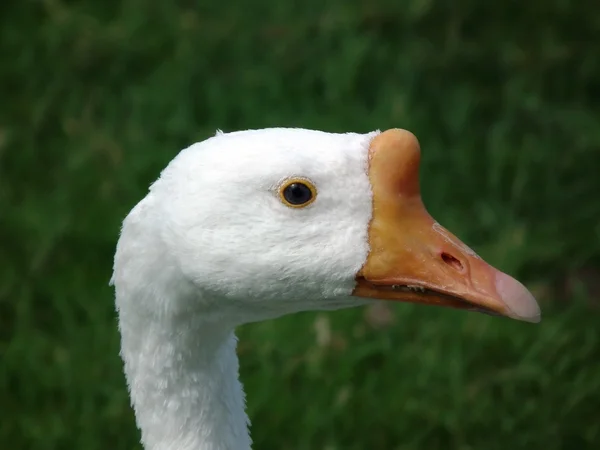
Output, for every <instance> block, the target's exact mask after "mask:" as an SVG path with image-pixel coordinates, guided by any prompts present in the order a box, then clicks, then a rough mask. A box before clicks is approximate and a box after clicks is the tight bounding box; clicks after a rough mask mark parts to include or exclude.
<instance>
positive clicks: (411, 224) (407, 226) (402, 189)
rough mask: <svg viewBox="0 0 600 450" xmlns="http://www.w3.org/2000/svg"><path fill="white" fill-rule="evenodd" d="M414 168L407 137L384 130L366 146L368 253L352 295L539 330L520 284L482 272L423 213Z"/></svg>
mask: <svg viewBox="0 0 600 450" xmlns="http://www.w3.org/2000/svg"><path fill="white" fill-rule="evenodd" d="M419 160H420V149H419V143H418V141H417V139H416V137H415V136H414V135H413V134H412V133H410V132H408V131H405V130H397V129H392V130H388V131H386V132H384V133H381V134H380V135H378V136H376V137H375V138H374V139H373V141H372V142H371V147H370V149H369V179H370V181H371V187H372V190H373V217H372V220H371V223H370V225H369V246H370V253H369V255H368V257H367V261H366V263H365V265H364V266H363V267H362V269H361V270H360V271H359V273H358V274H357V277H356V283H357V284H356V287H355V289H354V292H353V295H355V296H358V297H368V298H374V299H381V300H397V301H405V302H413V303H425V304H431V305H440V306H448V307H452V308H459V309H466V310H473V311H479V312H484V313H487V314H492V315H501V316H507V317H511V318H513V319H518V320H524V321H528V322H539V321H540V309H539V306H538V304H537V302H536V301H535V299H534V298H533V296H532V295H531V293H530V292H529V291H528V290H527V289H526V288H525V287H524V286H523V285H522V284H521V283H519V282H518V281H517V280H515V279H514V278H512V277H510V276H509V275H506V274H505V273H502V272H500V271H499V270H497V269H495V268H494V267H492V266H490V265H489V264H487V263H486V262H485V261H483V260H482V259H481V258H480V257H479V256H477V255H476V254H475V253H474V252H473V251H472V250H471V249H470V248H469V247H467V246H466V245H465V244H463V243H462V242H461V241H460V240H459V239H458V238H457V237H455V236H454V235H452V234H451V233H450V232H449V231H447V230H446V229H445V228H443V227H442V226H441V225H439V224H438V223H437V222H436V221H435V220H434V219H433V218H432V217H431V216H430V215H429V214H428V213H427V211H426V210H425V207H424V205H423V202H422V200H421V194H420V189H419Z"/></svg>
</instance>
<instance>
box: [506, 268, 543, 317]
mask: <svg viewBox="0 0 600 450" xmlns="http://www.w3.org/2000/svg"><path fill="white" fill-rule="evenodd" d="M496 290H497V291H498V294H499V295H500V298H501V299H502V301H503V303H504V304H505V305H506V307H507V309H508V310H509V314H508V316H509V317H512V318H513V319H517V320H522V321H524V322H531V323H539V322H540V321H541V320H542V314H541V311H540V307H539V305H538V303H537V301H536V300H535V298H534V297H533V295H532V294H531V292H529V291H528V290H527V288H526V287H525V286H523V285H522V284H521V283H520V282H519V281H517V280H515V279H514V278H513V277H511V276H509V275H506V274H505V273H502V272H499V273H498V274H496Z"/></svg>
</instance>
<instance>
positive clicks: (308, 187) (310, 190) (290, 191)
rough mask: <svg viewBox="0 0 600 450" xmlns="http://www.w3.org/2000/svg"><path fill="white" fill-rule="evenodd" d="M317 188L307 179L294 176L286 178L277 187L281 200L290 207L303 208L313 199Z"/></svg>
mask: <svg viewBox="0 0 600 450" xmlns="http://www.w3.org/2000/svg"><path fill="white" fill-rule="evenodd" d="M316 196H317V189H316V188H315V186H314V185H313V184H312V183H311V182H310V181H308V180H306V179H302V178H294V179H291V180H286V182H285V183H284V184H283V185H282V186H281V188H280V189H279V197H280V199H281V201H282V202H283V203H284V204H285V205H287V206H289V207H291V208H303V207H305V206H308V205H310V204H311V203H312V202H314V201H315V198H316Z"/></svg>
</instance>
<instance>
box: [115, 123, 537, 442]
mask: <svg viewBox="0 0 600 450" xmlns="http://www.w3.org/2000/svg"><path fill="white" fill-rule="evenodd" d="M419 158H420V150H419V145H418V142H417V140H416V138H415V137H414V136H413V135H412V134H411V133H409V132H407V131H403V130H389V131H386V132H383V133H380V132H378V131H377V132H373V133H369V134H354V133H347V134H331V133H324V132H319V131H310V130H302V129H266V130H255V131H241V132H235V133H227V134H223V133H218V134H217V135H216V136H214V137H212V138H210V139H208V140H206V141H204V142H201V143H198V144H195V145H192V146H191V147H189V148H187V149H186V150H184V151H182V152H181V153H180V154H179V155H178V156H177V157H176V158H175V159H174V160H173V161H172V162H171V163H170V164H169V166H168V167H167V168H166V169H165V170H164V171H163V173H162V174H161V177H160V178H159V180H157V181H156V182H155V183H154V184H153V186H152V188H151V189H150V192H149V194H148V195H147V196H146V198H145V199H144V200H142V201H141V202H140V203H139V204H138V205H137V206H136V207H135V208H134V209H133V211H132V212H131V213H130V215H129V216H128V217H127V219H126V220H125V222H124V225H123V230H122V234H121V238H120V240H119V244H118V247H117V253H116V257H115V267H114V275H113V281H114V284H115V288H116V302H117V308H118V310H119V320H120V329H121V333H122V347H123V350H122V355H123V358H124V360H125V363H126V364H125V366H126V373H127V377H128V381H129V385H130V388H131V391H132V392H131V393H132V398H133V403H134V406H135V408H136V414H137V418H138V423H139V425H140V426H141V428H142V436H143V438H142V439H143V441H144V442H145V445H146V446H147V448H153V449H159V448H190V449H192V448H194V449H196V448H206V449H209V448H246V444H247V446H249V439H245V438H243V439H242V438H240V439H241V440H236V441H235V442H234V441H233V440H232V441H231V442H230V441H228V440H227V439H229V438H227V437H225V436H230V435H231V436H233V435H243V432H242V431H240V429H239V428H240V427H242V428H243V427H245V423H246V419H245V418H243V419H239V420H238V419H235V418H234V419H232V418H231V417H230V416H229V415H228V414H227V411H231V410H232V409H235V408H234V407H231V403H235V404H237V403H239V407H240V408H241V409H242V412H241V413H240V415H241V417H245V416H243V400H239V399H240V398H243V397H240V396H241V389H240V390H239V392H238V393H237V394H236V395H238V397H237V398H238V400H231V401H228V402H226V403H228V404H227V405H226V406H227V407H226V408H225V409H224V411H223V413H222V414H221V415H219V413H218V409H219V407H218V405H219V403H218V397H219V396H218V395H217V400H214V399H213V400H214V401H216V403H211V401H210V399H211V398H212V397H211V393H210V392H207V391H206V389H208V388H206V386H208V385H210V386H213V387H211V388H210V389H212V390H214V389H216V388H214V386H216V385H218V383H217V384H214V383H216V381H214V380H213V381H210V382H208V381H206V380H209V378H210V377H211V375H209V373H210V370H209V369H208V367H209V366H211V365H212V366H215V365H218V366H219V368H218V370H217V372H218V373H216V374H214V376H222V374H223V371H224V369H223V368H222V367H221V366H222V364H221V363H219V358H225V356H215V355H220V353H219V352H220V351H221V350H219V348H221V347H220V346H221V344H218V345H217V344H215V345H213V347H214V349H216V350H214V352H213V353H214V355H212V356H210V355H208V353H210V352H205V353H206V355H205V354H204V353H203V350H202V349H203V346H205V347H206V346H209V347H210V345H209V341H210V340H211V339H212V338H209V337H208V336H209V335H216V336H220V332H219V330H224V331H223V334H222V335H223V336H226V335H227V333H228V332H229V331H230V330H233V328H234V327H235V326H236V325H238V324H241V323H244V322H251V321H256V320H263V319H267V318H272V317H276V316H279V315H282V314H287V313H291V312H295V311H300V310H310V309H335V308H341V307H350V306H356V305H359V304H362V303H365V302H369V301H372V299H383V300H397V301H409V302H419V303H427V304H437V305H442V306H450V307H454V308H461V309H468V310H478V311H482V312H486V313H490V314H496V315H504V316H508V317H511V318H515V319H519V320H525V321H530V322H537V321H539V319H540V310H539V307H538V305H537V303H536V301H535V300H534V298H533V297H532V296H531V294H530V293H529V292H528V291H527V290H526V289H525V287H523V285H522V284H520V283H519V282H518V281H516V280H514V279H513V278H511V277H510V276H508V275H506V274H503V273H502V272H500V271H498V270H496V269H494V268H493V267H491V266H490V265H488V264H487V263H485V262H484V261H483V260H482V259H481V258H479V257H478V256H477V255H475V253H474V252H473V251H472V250H470V249H469V248H468V247H467V246H466V245H464V244H463V243H461V242H460V241H459V240H458V239H457V238H456V237H455V236H453V235H452V234H450V233H449V232H448V231H446V230H445V229H444V228H442V227H441V226H440V225H439V224H437V223H436V222H435V221H434V220H433V219H432V218H431V216H429V214H428V213H427V212H426V210H425V208H424V206H423V204H422V202H421V197H420V193H419V179H418V172H419ZM209 329H210V330H211V331H210V332H208V331H207V332H204V331H203V330H209ZM197 335H201V337H198V338H196V336H197ZM219 339H221V338H215V342H221V341H220V340H219ZM222 340H223V342H225V341H227V338H226V337H225V338H223V339H222ZM163 347H165V349H164V351H162V352H161V349H163ZM166 347H168V348H166ZM228 348H229V347H228ZM232 348H234V347H232ZM230 350H231V349H230ZM228 354H229V357H230V358H235V351H233V353H231V352H229V353H228ZM173 355H175V356H173ZM202 355H204V356H202ZM207 355H208V356H207ZM194 358H196V359H194ZM202 358H205V359H206V361H212V362H211V363H208V362H207V363H206V364H205V365H202V364H201V365H200V366H201V367H200V366H198V364H196V363H192V362H190V361H196V360H198V359H199V360H202ZM211 358H212V359H211ZM186 361H187V362H186ZM219 364H221V365H219ZM231 370H233V371H235V374H234V375H235V376H236V377H237V365H236V364H233V365H232V369H231ZM192 372H194V376H193V377H189V379H186V378H185V377H186V374H189V373H192ZM197 372H199V373H205V372H206V373H205V375H206V379H205V381H206V383H204V384H203V383H202V382H201V381H198V380H202V379H203V378H202V377H201V376H200V375H198V373H197ZM236 379H237V378H236ZM186 380H187V381H186ZM211 383H212V384H211ZM235 385H236V384H235V382H233V381H232V382H231V383H230V384H228V385H224V386H223V387H222V388H220V389H222V390H224V391H228V390H231V391H235V390H236V388H235ZM169 386H171V388H169ZM177 386H180V387H181V392H179V393H177V392H176V391H177V389H175V388H176V387H177ZM203 389H204V390H203ZM217 390H218V389H217ZM200 391H202V394H197V395H196V394H194V395H195V396H196V397H197V398H196V397H194V395H192V397H193V398H195V400H189V395H190V392H193V393H197V392H200ZM184 392H186V393H187V394H186V395H188V397H185V396H184V394H183V393H184ZM215 395H216V394H215ZM220 395H223V394H220ZM173 399H175V400H173ZM186 399H187V400H186ZM174 401H176V403H177V405H179V406H180V407H178V408H174V409H173V408H167V406H165V405H171V404H172V403H173V402H174ZM236 402H237V403H236ZM187 403H190V404H191V405H192V406H190V407H189V408H188V409H186V408H183V409H182V407H181V405H187ZM207 405H208V406H207ZM209 407H210V408H209ZM203 408H209V409H210V412H207V411H208V410H207V411H204V410H203ZM150 409H152V411H149V410H150ZM182 411H183V412H182ZM203 411H204V412H203ZM215 414H216V416H215V417H214V420H213V421H212V422H211V421H210V420H209V419H207V418H209V417H211V415H215ZM194 415H195V416H194ZM175 416H178V417H179V419H178V422H176V421H173V422H169V421H170V420H171V419H170V418H172V417H175ZM196 416H198V417H202V418H203V419H202V420H204V422H202V423H200V422H198V423H196V424H195V425H194V426H196V428H198V429H200V430H202V429H208V431H206V433H205V434H204V435H202V433H200V432H199V431H196V432H194V433H192V434H191V435H189V436H187V435H186V436H184V437H181V436H180V434H181V433H180V432H176V431H173V430H181V429H182V425H181V424H182V423H185V424H188V426H189V427H192V425H190V423H191V422H190V421H192V422H193V420H192V419H191V418H190V417H196ZM217 416H218V417H217ZM198 420H200V419H198ZM209 422H210V423H209ZM169 423H171V425H168V424H169ZM223 423H227V424H228V425H223ZM236 424H237V425H236ZM169 427H170V428H169ZM218 427H223V430H222V431H221V434H222V436H223V437H222V439H221V441H218V435H219V432H218V431H215V428H218ZM236 427H237V431H235V430H234V429H236ZM232 430H234V431H232ZM178 433H179V434H178ZM199 433H200V434H199ZM232 433H233V434H232ZM236 433H237V434H236ZM202 436H204V437H202ZM206 436H212V437H206ZM215 436H217V438H215ZM213 438H215V439H216V440H214V441H211V439H213ZM231 439H233V438H231ZM165 442H166V443H165ZM185 443H187V444H185ZM175 444H177V445H179V447H177V445H175ZM188 444H189V445H188ZM171 445H175V446H174V447H170V446H171ZM228 445H230V446H228Z"/></svg>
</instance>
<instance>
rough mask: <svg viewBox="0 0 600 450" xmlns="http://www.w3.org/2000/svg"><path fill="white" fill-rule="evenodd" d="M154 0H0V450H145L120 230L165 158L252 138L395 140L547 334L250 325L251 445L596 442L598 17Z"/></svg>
mask: <svg viewBox="0 0 600 450" xmlns="http://www.w3.org/2000/svg"><path fill="white" fill-rule="evenodd" d="M151 3H152V2H150V1H141V0H122V1H117V0H104V1H100V0H98V1H93V0H79V1H66V0H36V1H33V0H21V1H20V2H18V1H8V0H6V1H4V2H2V3H0V38H1V39H0V239H1V241H0V364H1V365H0V448H1V449H2V450H4V449H36V450H37V449H40V450H42V449H57V450H59V449H60V450H63V449H65V450H66V449H69V450H72V449H81V450H100V449H109V448H110V449H139V448H140V447H139V444H138V440H139V434H138V431H137V430H136V428H135V423H134V419H133V413H132V411H131V409H130V407H129V404H128V397H127V393H126V389H125V380H124V377H123V374H122V369H121V361H120V359H119V356H118V350H119V337H118V333H117V328H116V323H115V313H114V310H113V293H112V290H111V289H110V288H109V286H108V280H109V277H110V272H111V265H112V256H113V252H114V247H115V243H116V239H117V236H118V230H119V225H120V221H121V220H122V218H123V217H124V215H125V214H126V213H127V212H128V211H129V209H131V207H132V206H133V205H134V204H135V203H136V202H137V201H138V200H139V199H141V197H142V196H143V195H144V193H145V192H146V190H147V187H148V185H149V183H150V182H151V181H152V180H154V179H155V178H156V177H157V175H158V173H159V171H160V170H161V169H162V168H163V167H164V166H165V165H166V163H167V162H168V161H169V160H170V159H172V158H173V157H174V156H175V155H176V154H177V152H178V151H179V150H180V149H181V148H182V147H184V146H187V145H188V144H190V143H192V142H195V141H198V140H202V139H204V138H206V137H208V136H209V135H211V134H212V133H213V132H214V130H215V129H216V128H222V129H224V130H235V129H243V128H254V127H267V126H301V127H307V128H318V129H324V130H329V131H360V132H366V131H369V130H372V129H375V128H381V129H386V128H390V127H402V128H408V129H410V130H411V131H413V132H415V133H416V134H417V136H418V137H419V139H420V141H421V145H422V148H423V167H422V174H423V175H422V187H423V196H424V199H425V202H426V204H427V205H428V208H429V210H430V212H431V213H432V214H433V215H434V216H435V217H436V218H437V219H438V220H439V221H440V222H441V223H442V224H444V225H446V226H447V227H448V228H450V229H451V230H453V231H454V232H455V233H456V234H457V235H459V236H460V237H461V238H462V239H463V240H465V241H466V242H467V243H468V244H469V245H471V246H472V247H473V248H475V249H476V250H477V251H478V252H479V253H480V254H481V255H482V256H483V257H485V258H486V259H487V260H488V261H489V262H491V263H492V264H494V265H495V266H497V267H499V268H501V269H502V270H504V271H507V272H509V273H511V274H513V275H515V276H518V277H519V278H520V279H522V280H524V282H525V283H526V284H527V285H528V286H529V287H530V288H531V289H532V291H534V292H535V293H536V295H537V296H538V298H539V301H540V304H541V306H542V308H543V312H544V319H543V321H542V323H541V324H539V325H537V326H534V325H530V324H523V323H518V322H512V321H509V320H505V319H500V318H490V317H487V316H483V315H476V314H471V313H464V312H460V311H450V310H442V309H436V308H429V307H418V306H411V305H396V306H394V307H393V308H392V309H391V310H390V311H387V312H386V316H385V318H386V320H385V321H382V320H379V321H374V320H373V319H372V318H370V317H371V316H370V315H369V314H371V315H372V313H373V311H371V312H369V311H368V310H364V309H357V310H351V311H343V312H338V313H331V314H311V313H305V314H299V315H295V316H291V317H286V318H283V319H281V320H277V321H272V322H266V323H262V324H254V325H249V326H245V327H243V328H242V329H241V330H240V337H241V342H240V350H239V351H240V356H241V364H242V369H241V371H242V374H241V375H242V379H243V381H244V383H245V385H246V390H247V393H248V410H249V414H250V416H251V419H252V421H253V428H252V433H253V437H254V441H255V448H257V449H278V450H283V449H323V450H338V449H350V450H354V449H356V450H358V449H375V450H379V449H386V450H387V449H460V450H469V449H491V450H493V449H544V450H554V449H556V450H558V449H565V450H571V449H587V448H590V449H592V448H596V449H597V448H600V299H599V296H600V294H599V292H600V290H599V289H598V285H599V283H598V279H599V278H600V201H599V199H598V197H599V194H600V179H599V178H598V176H599V173H600V159H599V158H600V126H599V121H600V7H599V5H598V4H597V2H595V1H592V0H588V1H586V0H579V1H567V0H546V1H542V0H536V1H532V2H517V1H514V0H506V1H502V2H500V1H499V2H483V1H480V0H457V1H452V2H451V1H442V0H440V1H435V2H434V1H433V0H410V1H404V2H400V1H396V0H395V1H391V0H369V1H347V0H330V1H323V0H320V1H316V0H304V1H302V2H291V1H284V0H279V1H275V0H271V1H267V0H254V1H252V2H251V1H246V2H244V1H242V0H236V1H231V2H209V1H202V2H200V1H197V2H194V1H191V0H188V1H183V0H179V1H162V2H158V1H157V2H155V4H154V6H151ZM384 322H385V323H384Z"/></svg>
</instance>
